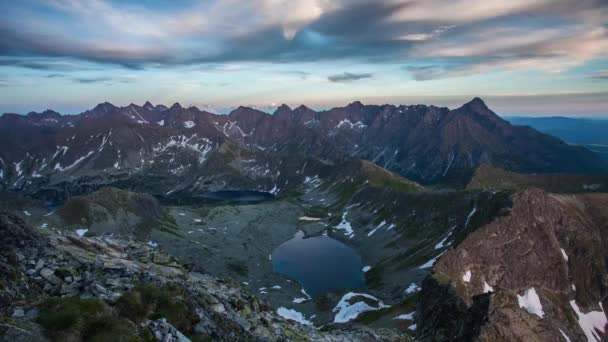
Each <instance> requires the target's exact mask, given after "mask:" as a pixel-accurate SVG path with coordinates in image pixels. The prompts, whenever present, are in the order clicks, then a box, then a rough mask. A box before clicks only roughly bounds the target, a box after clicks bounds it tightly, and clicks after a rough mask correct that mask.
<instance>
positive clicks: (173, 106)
mask: <svg viewBox="0 0 608 342" xmlns="http://www.w3.org/2000/svg"><path fill="white" fill-rule="evenodd" d="M182 108H183V107H182V105H180V104H179V102H175V103H174V104H173V105H172V106H171V108H170V109H182Z"/></svg>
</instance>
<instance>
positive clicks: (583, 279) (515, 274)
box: [417, 189, 608, 341]
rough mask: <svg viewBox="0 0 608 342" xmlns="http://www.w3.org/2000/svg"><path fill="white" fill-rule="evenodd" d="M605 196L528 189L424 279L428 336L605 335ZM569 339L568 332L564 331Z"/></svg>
mask: <svg viewBox="0 0 608 342" xmlns="http://www.w3.org/2000/svg"><path fill="white" fill-rule="evenodd" d="M607 205H608V195H607V194H578V195H555V194H548V193H545V192H543V191H541V190H538V189H530V190H526V191H524V192H521V193H518V194H516V195H515V196H514V200H513V208H512V210H511V212H510V214H509V215H507V216H504V217H499V218H497V219H496V220H494V221H493V222H492V223H490V224H487V225H485V226H482V227H480V228H478V229H477V230H476V231H474V232H473V233H471V234H470V235H469V236H468V237H467V238H466V239H465V240H464V241H463V242H462V243H460V244H459V245H458V246H457V248H455V249H453V250H451V251H449V252H447V253H446V254H445V256H444V257H442V258H441V259H440V260H439V261H438V262H437V264H436V266H435V268H434V273H433V275H432V276H431V277H429V278H427V279H426V280H425V282H424V284H423V287H422V292H421V295H420V296H421V297H420V301H419V303H418V316H417V322H418V331H417V333H418V335H419V337H420V338H421V339H422V340H462V341H465V340H472V339H474V340H481V341H498V340H508V341H531V340H542V341H558V340H561V339H567V338H569V339H570V340H572V341H580V340H585V339H588V340H590V341H596V340H597V341H600V340H605V339H606V338H607V337H608V335H607V333H608V330H607V328H608V326H607V324H608V321H607V320H606V314H605V311H604V308H605V307H606V304H608V302H607V301H606V298H607V297H606V295H607V293H608V277H607V276H606V274H607V273H606V270H607V267H608V265H607V263H606V262H607V261H606V260H607V253H606V250H607V249H606V247H607V244H608V211H606V207H607ZM566 336H567V338H566Z"/></svg>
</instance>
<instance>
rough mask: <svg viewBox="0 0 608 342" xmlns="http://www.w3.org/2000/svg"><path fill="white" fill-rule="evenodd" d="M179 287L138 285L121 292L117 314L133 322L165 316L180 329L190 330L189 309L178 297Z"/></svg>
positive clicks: (180, 294) (180, 295) (179, 294)
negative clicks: (123, 292)
mask: <svg viewBox="0 0 608 342" xmlns="http://www.w3.org/2000/svg"><path fill="white" fill-rule="evenodd" d="M181 297H182V292H181V289H179V288H177V287H172V286H165V287H158V286H155V285H148V284H146V285H143V284H142V285H138V286H136V287H135V288H134V289H133V290H131V291H129V292H127V293H125V294H123V295H122V296H121V297H120V298H119V299H118V302H117V304H116V306H117V308H118V312H119V315H120V316H121V317H126V318H129V319H130V320H131V321H133V322H135V323H139V322H142V321H144V320H146V319H151V320H154V319H158V318H166V319H167V321H169V323H171V324H173V325H174V326H175V327H176V328H177V329H179V330H181V331H191V330H192V321H191V319H190V317H189V310H188V307H187V306H186V304H184V303H183V302H182V301H181V300H180V298H181Z"/></svg>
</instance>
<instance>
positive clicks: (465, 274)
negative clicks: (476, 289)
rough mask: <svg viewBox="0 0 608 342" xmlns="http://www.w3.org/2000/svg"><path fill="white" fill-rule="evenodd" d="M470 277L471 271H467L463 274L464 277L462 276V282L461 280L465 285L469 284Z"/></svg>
mask: <svg viewBox="0 0 608 342" xmlns="http://www.w3.org/2000/svg"><path fill="white" fill-rule="evenodd" d="M471 275H472V274H471V270H467V271H466V272H465V273H464V275H463V276H462V280H463V281H464V282H465V283H469V282H471Z"/></svg>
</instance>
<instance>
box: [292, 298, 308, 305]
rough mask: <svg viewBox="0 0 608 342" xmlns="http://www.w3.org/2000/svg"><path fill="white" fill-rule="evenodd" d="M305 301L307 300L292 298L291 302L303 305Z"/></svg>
mask: <svg viewBox="0 0 608 342" xmlns="http://www.w3.org/2000/svg"><path fill="white" fill-rule="evenodd" d="M307 300H308V298H303V297H298V298H294V299H293V302H294V303H296V304H300V303H304V302H305V301H307Z"/></svg>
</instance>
